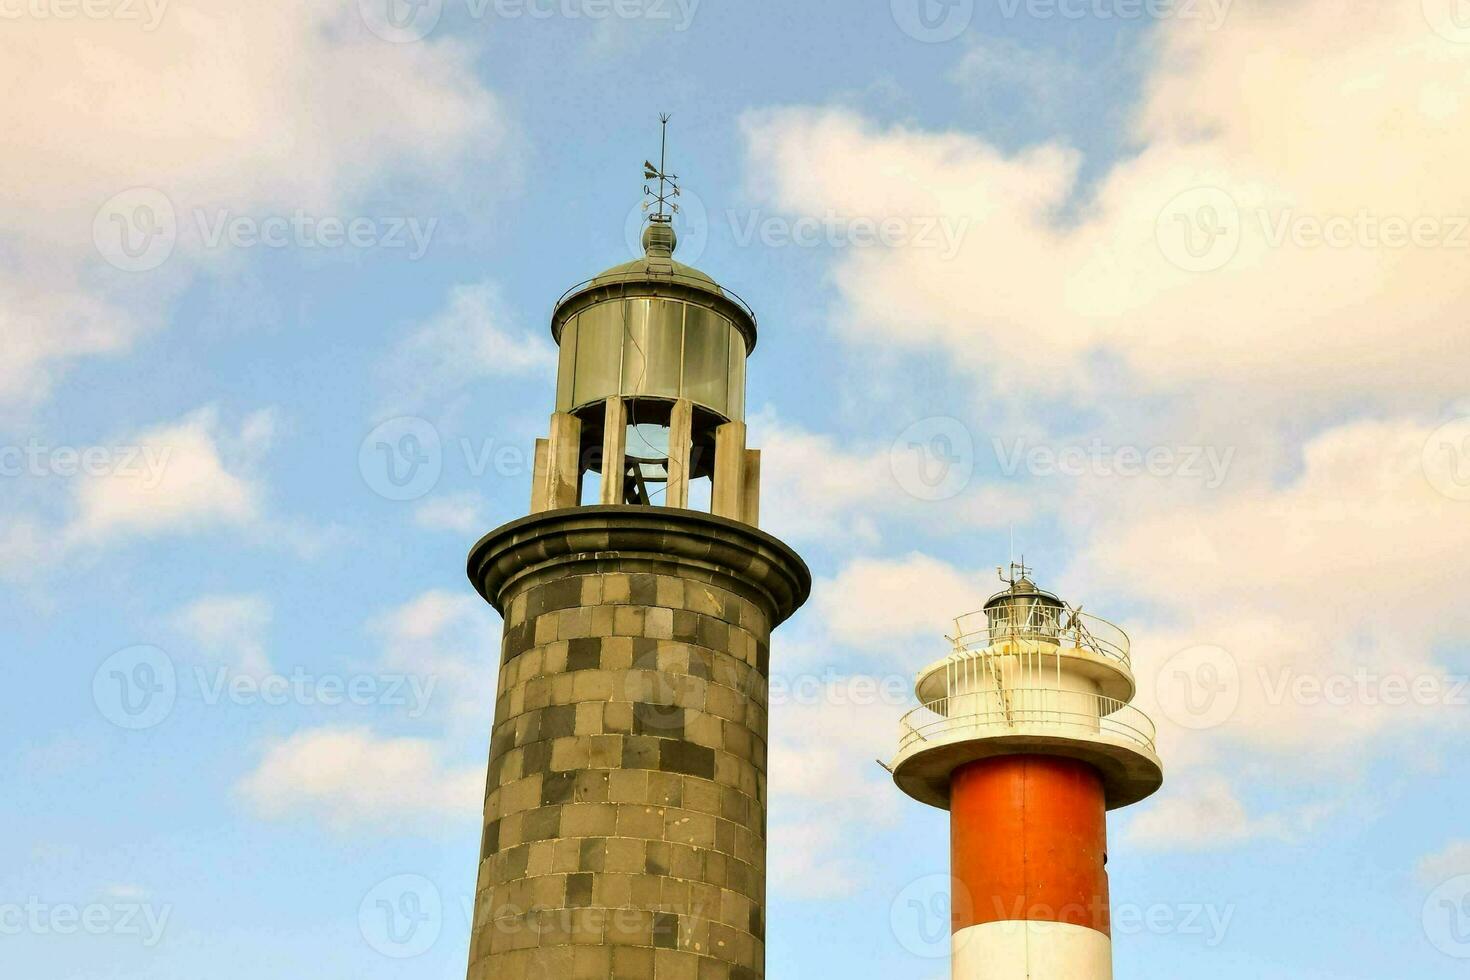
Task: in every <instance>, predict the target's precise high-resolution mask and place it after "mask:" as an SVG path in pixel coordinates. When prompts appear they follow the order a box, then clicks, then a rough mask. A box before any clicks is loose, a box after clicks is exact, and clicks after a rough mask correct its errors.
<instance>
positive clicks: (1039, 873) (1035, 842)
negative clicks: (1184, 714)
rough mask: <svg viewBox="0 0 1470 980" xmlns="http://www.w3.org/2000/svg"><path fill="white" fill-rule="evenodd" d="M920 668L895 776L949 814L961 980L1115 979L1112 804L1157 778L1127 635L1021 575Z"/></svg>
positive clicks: (1015, 573)
mask: <svg viewBox="0 0 1470 980" xmlns="http://www.w3.org/2000/svg"><path fill="white" fill-rule="evenodd" d="M1003 581H1005V582H1006V588H1005V589H1003V590H1002V591H1001V592H999V593H997V594H996V595H994V596H992V597H991V598H990V600H989V601H988V602H986V603H985V607H984V608H983V609H982V610H980V611H979V612H975V613H970V614H967V615H964V616H961V617H959V618H958V619H957V620H956V621H955V625H956V632H955V635H954V636H953V637H951V638H950V639H951V641H952V643H953V652H952V653H951V654H950V655H949V656H947V657H945V658H944V659H942V660H938V661H936V662H934V663H932V664H930V665H929V666H927V667H925V668H924V669H923V670H922V671H920V672H919V677H918V683H917V684H916V686H915V692H916V693H917V695H918V698H919V704H920V707H918V708H916V709H915V710H914V711H911V712H910V713H909V714H908V715H907V716H905V718H904V720H903V723H902V726H901V731H900V738H899V747H898V756H897V758H896V759H895V760H894V762H893V765H892V767H891V768H892V771H893V779H894V782H896V783H897V784H898V787H899V788H900V789H902V790H903V791H904V792H905V793H907V794H908V795H909V796H911V797H913V798H914V799H916V800H918V801H919V802H921V803H927V804H929V805H930V806H936V807H939V808H941V809H946V810H948V811H949V812H950V863H951V868H950V877H951V887H952V891H951V896H950V908H951V952H952V967H951V971H952V972H951V975H952V976H953V977H954V978H955V980H981V978H984V980H1105V978H1110V977H1112V975H1113V966H1112V960H1113V956H1112V938H1111V928H1110V923H1109V905H1108V874H1107V870H1106V864H1107V823H1106V813H1107V811H1108V810H1113V809H1117V808H1118V807H1123V806H1127V805H1128V804H1130V803H1136V802H1137V801H1139V800H1141V799H1143V798H1144V797H1146V796H1148V795H1150V794H1151V793H1153V792H1154V791H1155V790H1157V789H1158V788H1159V786H1160V785H1161V784H1162V782H1163V767H1162V764H1161V763H1160V762H1159V758H1158V755H1157V754H1156V751H1155V746H1154V728H1153V724H1152V722H1150V721H1149V719H1148V717H1147V716H1146V715H1144V714H1143V712H1141V711H1139V710H1138V709H1137V708H1134V707H1132V706H1131V705H1130V704H1129V702H1130V701H1131V700H1132V699H1133V695H1134V692H1135V685H1134V680H1133V671H1132V668H1131V666H1130V660H1129V650H1128V637H1127V636H1126V635H1125V634H1124V633H1123V631H1122V630H1120V629H1118V628H1117V627H1116V626H1113V625H1111V624H1110V623H1107V622H1104V621H1103V620H1100V619H1097V618H1096V617H1092V616H1085V615H1083V614H1082V613H1081V612H1080V611H1079V610H1076V609H1072V608H1070V607H1068V606H1067V605H1066V604H1065V603H1063V602H1062V601H1061V600H1060V599H1058V598H1057V597H1056V596H1054V595H1052V594H1051V593H1049V592H1044V591H1042V590H1041V589H1038V588H1037V587H1036V586H1035V585H1034V584H1033V583H1032V582H1031V580H1030V579H1029V578H1027V577H1026V568H1025V566H1024V565H1012V566H1011V572H1010V575H1009V576H1003Z"/></svg>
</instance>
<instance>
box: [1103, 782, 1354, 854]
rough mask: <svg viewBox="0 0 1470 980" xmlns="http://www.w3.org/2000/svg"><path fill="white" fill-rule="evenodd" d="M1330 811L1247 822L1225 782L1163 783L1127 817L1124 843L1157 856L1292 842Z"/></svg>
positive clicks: (1321, 808) (1307, 810)
mask: <svg viewBox="0 0 1470 980" xmlns="http://www.w3.org/2000/svg"><path fill="white" fill-rule="evenodd" d="M1330 810H1331V808H1330V807H1329V806H1327V805H1325V804H1316V805H1311V806H1306V807H1301V808H1298V809H1295V810H1291V811H1286V812H1281V813H1274V814H1270V815H1268V816H1265V817H1253V816H1251V815H1250V814H1249V813H1248V812H1247V810H1246V807H1245V805H1244V804H1242V803H1241V801H1240V799H1239V798H1238V797H1237V796H1236V793H1235V790H1234V788H1233V787H1232V786H1231V785H1230V783H1229V781H1228V780H1226V779H1225V778H1224V777H1222V776H1219V775H1217V774H1201V775H1198V776H1195V777H1194V778H1192V779H1190V780H1188V781H1186V782H1185V783H1184V784H1183V785H1182V786H1178V785H1173V784H1169V783H1166V784H1165V786H1164V789H1163V790H1162V791H1161V792H1160V794H1159V796H1157V797H1155V798H1154V799H1152V800H1150V801H1149V802H1148V804H1147V805H1146V806H1142V807H1139V809H1138V810H1137V812H1136V813H1135V814H1133V818H1132V822H1131V823H1129V824H1128V831H1127V838H1128V841H1129V843H1130V844H1132V845H1134V846H1137V847H1147V848H1153V849H1157V850H1205V849H1211V848H1224V847H1231V846H1234V845H1236V844H1241V843H1244V842H1247V841H1251V840H1258V839H1276V840H1294V839H1296V838H1297V837H1299V836H1301V835H1304V834H1307V833H1309V832H1310V831H1311V829H1312V827H1313V826H1314V825H1315V824H1316V823H1317V822H1318V821H1319V820H1321V819H1322V818H1323V817H1325V816H1326V815H1327V814H1328V813H1329V812H1330Z"/></svg>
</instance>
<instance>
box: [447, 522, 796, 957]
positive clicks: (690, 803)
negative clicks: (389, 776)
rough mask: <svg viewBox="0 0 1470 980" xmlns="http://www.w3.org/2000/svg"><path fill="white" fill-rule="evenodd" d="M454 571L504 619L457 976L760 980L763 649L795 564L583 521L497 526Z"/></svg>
mask: <svg viewBox="0 0 1470 980" xmlns="http://www.w3.org/2000/svg"><path fill="white" fill-rule="evenodd" d="M469 573H470V578H471V580H472V581H473V582H474V583H475V586H476V588H477V589H478V590H479V591H480V594H481V595H482V596H484V597H485V599H486V600H487V601H488V602H490V603H491V604H492V605H494V606H495V607H496V608H497V609H498V610H500V611H501V613H502V615H503V616H504V618H505V633H504V642H503V646H502V652H501V666H500V680H499V685H498V694H497V699H496V708H495V723H494V728H493V730H492V732H491V745H490V761H489V774H488V777H487V785H486V798H485V830H484V836H483V842H482V846H481V852H480V867H479V877H478V882H477V885H476V896H475V913H474V926H473V936H472V941H471V948H470V968H469V978H470V980H492V978H495V980H499V978H510V977H517V978H519V977H546V978H556V980H571V978H622V977H627V978H639V980H647V978H656V980H756V978H760V977H763V976H764V974H765V861H766V853H765V843H766V707H767V683H768V674H769V645H768V641H769V636H770V631H771V629H772V628H773V627H774V626H776V625H778V624H779V623H780V622H782V621H783V620H784V619H786V618H787V617H788V616H789V615H791V613H792V612H794V611H795V610H796V608H797V607H799V606H800V605H801V604H802V602H804V601H805V600H806V597H807V595H808V593H809V590H810V587H811V577H810V573H809V572H808V571H807V568H806V566H805V564H803V562H802V561H801V559H800V558H799V557H798V556H797V555H796V553H795V552H793V551H792V550H791V549H790V548H788V547H787V546H786V545H784V544H782V543H781V542H780V541H778V540H777V539H776V538H774V537H772V536H770V535H768V534H766V533H764V532H762V531H759V530H757V529H755V528H753V527H750V526H748V525H745V524H741V523H739V522H736V521H732V520H725V519H721V518H718V517H712V516H709V515H704V514H699V513H695V512H690V511H678V512H673V511H670V510H669V509H667V508H648V507H623V506H618V507H607V506H604V507H596V508H576V509H569V510H562V511H553V512H549V513H545V514H538V515H534V516H532V517H528V518H524V519H522V520H519V521H515V522H513V523H511V524H508V525H505V526H504V527H502V528H500V529H499V530H497V531H494V532H492V533H490V534H489V535H487V536H486V537H485V538H484V539H482V540H481V541H480V542H479V544H477V545H476V546H475V549H474V551H473V552H471V555H470V561H469Z"/></svg>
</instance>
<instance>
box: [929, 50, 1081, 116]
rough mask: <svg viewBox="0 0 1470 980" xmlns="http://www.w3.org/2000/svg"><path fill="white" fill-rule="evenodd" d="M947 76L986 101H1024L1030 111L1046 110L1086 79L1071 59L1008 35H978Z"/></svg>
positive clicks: (1059, 102)
mask: <svg viewBox="0 0 1470 980" xmlns="http://www.w3.org/2000/svg"><path fill="white" fill-rule="evenodd" d="M949 79H950V81H951V82H954V83H955V84H956V85H958V86H960V88H961V89H962V90H964V91H966V92H967V93H968V94H970V95H972V96H975V97H980V98H983V99H984V100H985V101H986V102H987V104H989V103H990V102H991V100H993V99H996V98H997V97H999V98H1008V99H1016V98H1023V99H1025V100H1026V102H1027V105H1028V107H1029V108H1030V111H1031V112H1032V113H1035V112H1037V111H1049V110H1053V109H1055V108H1057V107H1059V106H1060V104H1061V103H1062V100H1064V99H1066V98H1068V97H1069V96H1072V95H1073V89H1075V87H1076V86H1077V85H1079V84H1080V83H1082V82H1083V81H1084V80H1085V77H1084V74H1083V72H1082V71H1081V70H1080V68H1079V67H1078V66H1077V65H1076V64H1075V63H1073V62H1069V61H1067V60H1065V59H1063V58H1060V57H1058V56H1057V55H1055V54H1053V53H1051V52H1049V51H1045V50H1043V49H1040V48H1031V47H1026V46H1025V45H1022V44H1018V43H1017V42H1016V41H1014V40H1011V39H1010V38H1004V37H979V38H976V39H975V40H973V41H971V42H970V44H969V47H967V48H966V49H965V54H964V57H962V58H960V60H959V61H958V62H957V63H956V64H955V66H954V67H953V68H951V69H950V71H949Z"/></svg>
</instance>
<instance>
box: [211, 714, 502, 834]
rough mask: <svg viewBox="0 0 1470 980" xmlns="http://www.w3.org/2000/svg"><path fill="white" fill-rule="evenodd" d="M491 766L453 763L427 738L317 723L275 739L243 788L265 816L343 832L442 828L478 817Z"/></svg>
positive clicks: (239, 786) (251, 804)
mask: <svg viewBox="0 0 1470 980" xmlns="http://www.w3.org/2000/svg"><path fill="white" fill-rule="evenodd" d="M484 790H485V770H484V767H483V766H477V765H470V766H452V765H448V764H446V763H445V762H444V761H443V759H442V758H441V747H440V746H438V745H437V744H436V743H434V742H432V741H430V740H427V739H421V738H386V737H381V736H378V735H375V734H373V733H372V732H371V731H369V730H368V729H366V728H360V727H359V728H332V727H325V728H314V729H308V730H305V731H300V732H297V733H295V734H294V735H292V736H290V737H289V738H286V739H282V740H278V741H275V742H272V743H270V744H269V745H268V746H267V748H266V750H265V754H264V757H263V758H262V759H261V762H260V765H259V766H258V767H257V768H256V769H255V770H254V771H253V772H251V773H249V774H248V775H246V776H245V777H244V778H243V779H241V780H240V781H239V783H238V784H237V786H236V792H237V793H238V794H239V795H240V796H241V798H242V799H243V800H244V801H245V802H246V803H247V805H249V807H250V808H251V809H252V810H253V811H254V812H255V813H256V814H257V815H259V816H262V817H265V818H268V819H283V818H288V817H297V816H307V817H311V818H315V819H319V820H321V821H322V822H323V823H325V824H326V825H327V826H328V827H329V828H331V829H333V830H337V831H349V830H359V829H360V830H380V831H381V830H394V829H401V828H404V827H421V826H422V827H429V828H434V827H437V826H438V825H440V824H444V823H454V822H457V821H460V820H465V819H472V818H473V816H474V814H476V813H477V812H478V809H479V803H480V799H481V797H482V795H483V793H484Z"/></svg>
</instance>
